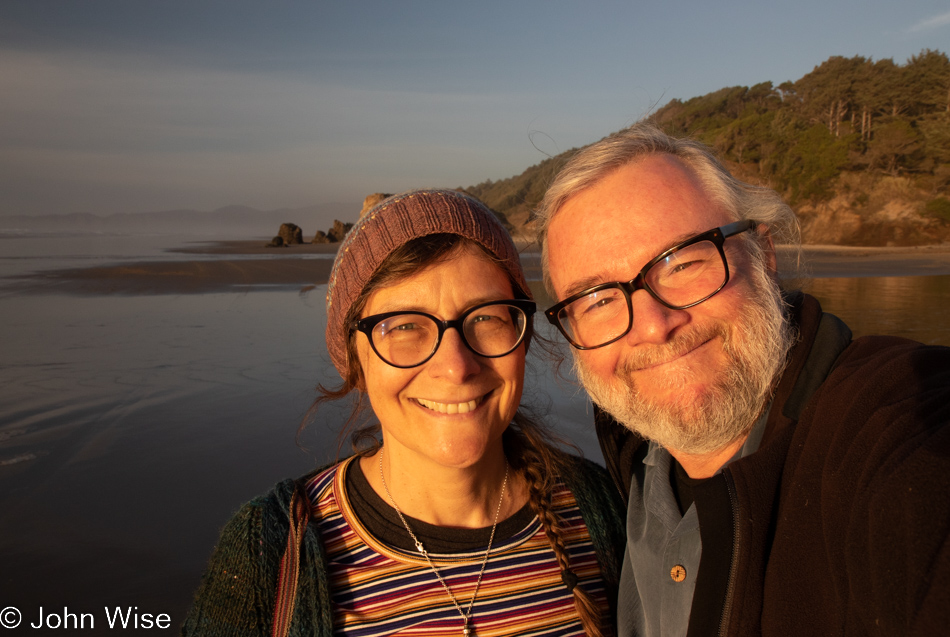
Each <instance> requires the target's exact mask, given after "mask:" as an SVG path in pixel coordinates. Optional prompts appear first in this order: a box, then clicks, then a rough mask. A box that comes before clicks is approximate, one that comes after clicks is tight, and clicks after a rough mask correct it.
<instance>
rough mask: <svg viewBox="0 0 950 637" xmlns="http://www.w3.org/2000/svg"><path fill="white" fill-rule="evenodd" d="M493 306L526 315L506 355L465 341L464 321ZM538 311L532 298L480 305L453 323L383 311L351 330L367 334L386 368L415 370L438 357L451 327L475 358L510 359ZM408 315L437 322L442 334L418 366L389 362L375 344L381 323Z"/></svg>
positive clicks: (357, 324) (430, 316)
mask: <svg viewBox="0 0 950 637" xmlns="http://www.w3.org/2000/svg"><path fill="white" fill-rule="evenodd" d="M492 305H510V306H512V307H516V308H518V309H519V310H521V312H523V313H524V326H523V327H522V328H521V334H520V335H518V339H517V341H515V344H514V345H513V346H512V347H511V349H509V350H508V351H507V352H504V353H502V354H492V355H488V354H482V353H481V352H479V351H478V350H476V349H475V348H474V347H472V345H471V344H470V343H469V342H468V339H467V338H465V330H464V329H462V327H463V325H464V324H465V319H467V318H468V317H469V316H470V315H471V314H472V313H474V312H477V311H478V310H480V309H482V308H485V307H489V306H492ZM537 309H538V304H537V303H535V302H534V301H531V300H529V299H505V300H502V301H488V302H487V303H479V304H478V305H475V306H473V307H470V308H468V309H467V310H465V311H464V312H462V314H461V315H460V316H459V317H458V318H456V319H453V320H451V321H443V320H442V319H440V318H437V317H435V316H432V315H431V314H429V313H427V312H419V311H417V310H397V311H395V312H383V313H382V314H373V315H372V316H367V317H366V318H362V319H358V320H355V321H352V322H351V323H350V329H351V330H357V331H359V332H362V333H363V334H365V335H366V338H367V340H369V345H370V347H372V348H373V351H374V352H375V353H376V356H378V357H379V360H381V361H383V362H384V363H386V364H387V365H390V366H392V367H397V368H399V369H412V368H413V367H419V365H424V364H425V363H427V362H429V360H430V359H431V358H432V357H433V356H435V353H436V352H437V351H439V346H440V345H441V344H442V336H443V335H444V334H445V331H446V330H447V329H449V328H450V327H454V328H455V329H456V330H457V331H458V333H459V338H460V339H462V343H464V344H465V347H467V348H468V349H469V351H471V352H472V353H474V354H475V355H476V356H481V357H482V358H501V357H502V356H507V355H508V354H510V353H512V352H513V351H515V350H516V349H518V346H519V345H521V343H523V342H524V338H525V335H527V333H528V326H529V323H530V321H531V317H532V316H534V313H535V312H536V311H537ZM407 314H408V315H413V316H424V317H426V318H427V319H429V320H431V321H432V322H433V323H435V325H436V327H437V328H438V330H439V335H438V336H437V337H436V339H435V345H434V346H433V347H432V351H431V352H429V354H428V356H426V357H425V358H424V359H423V360H421V361H419V362H418V363H414V364H412V365H396V364H394V363H392V362H390V361H388V360H386V358H385V357H384V356H383V355H382V354H380V353H379V350H378V349H376V343H374V342H373V328H375V327H376V326H377V325H378V324H379V323H381V322H382V321H385V320H386V319H388V318H392V317H393V316H404V315H407Z"/></svg>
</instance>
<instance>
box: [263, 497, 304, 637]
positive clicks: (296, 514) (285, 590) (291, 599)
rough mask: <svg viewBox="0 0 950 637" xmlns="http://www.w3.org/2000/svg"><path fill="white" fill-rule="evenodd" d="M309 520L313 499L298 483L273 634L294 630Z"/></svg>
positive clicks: (279, 578)
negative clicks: (293, 622) (292, 627)
mask: <svg viewBox="0 0 950 637" xmlns="http://www.w3.org/2000/svg"><path fill="white" fill-rule="evenodd" d="M309 521H310V502H309V501H308V498H307V495H306V494H305V493H301V490H300V488H299V486H298V487H296V488H295V489H294V492H293V495H291V497H290V532H289V533H288V534H287V548H285V549H284V555H283V556H282V557H281V558H280V572H279V574H278V575H277V596H276V600H275V602H274V628H273V631H272V632H271V635H272V637H287V634H288V632H289V630H290V620H291V619H293V616H294V603H295V602H296V599H297V578H298V576H299V573H300V545H301V543H302V542H303V536H304V532H305V531H306V529H307V523H308V522H309Z"/></svg>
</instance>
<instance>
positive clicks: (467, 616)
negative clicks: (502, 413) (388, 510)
mask: <svg viewBox="0 0 950 637" xmlns="http://www.w3.org/2000/svg"><path fill="white" fill-rule="evenodd" d="M379 479H380V480H382V481H383V488H384V489H386V495H388V496H389V501H390V502H391V503H392V505H393V508H394V509H396V514H397V515H398V516H399V519H400V520H402V525H403V526H404V527H406V530H407V531H408V532H409V537H411V538H412V541H413V542H415V543H416V550H417V551H419V552H420V553H421V554H422V556H423V557H424V558H426V562H428V563H429V568H430V569H432V572H433V573H435V576H436V577H437V578H438V579H439V583H440V584H442V588H444V589H445V593H446V594H447V595H448V596H449V599H451V600H452V603H453V604H455V608H456V609H457V610H458V612H459V615H461V616H462V635H464V636H465V637H472V636H473V635H474V634H475V628H474V626H472V607H473V606H474V605H475V598H476V597H477V596H478V587H479V586H481V584H482V575H484V574H485V567H486V566H487V565H488V556H489V554H491V546H492V543H493V542H494V541H495V528H496V527H497V526H498V514H499V513H501V503H502V502H504V501H505V487H507V486H508V460H507V458H506V459H505V479H504V481H503V482H502V483H501V497H500V498H498V506H497V507H496V508H495V521H494V522H493V523H492V526H491V536H490V537H489V538H488V548H487V549H486V550H485V558H484V559H483V560H482V568H481V570H479V571H478V580H476V582H475V590H474V591H472V599H471V601H469V603H468V610H464V611H463V610H462V607H461V606H460V605H459V603H458V600H457V599H455V595H453V594H452V591H451V589H449V585H448V584H446V583H445V580H444V579H442V575H440V574H439V570H438V569H437V568H436V567H435V564H433V563H432V559H431V558H430V557H429V552H428V551H426V549H425V547H424V546H422V542H420V541H419V538H417V537H416V534H415V533H413V532H412V529H410V528H409V523H408V522H406V518H405V517H403V515H402V511H400V510H399V505H398V504H396V500H394V499H393V494H392V493H390V492H389V486H387V484H386V478H385V477H384V476H383V450H382V449H380V450H379Z"/></svg>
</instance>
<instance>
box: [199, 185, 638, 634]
mask: <svg viewBox="0 0 950 637" xmlns="http://www.w3.org/2000/svg"><path fill="white" fill-rule="evenodd" d="M530 297H531V295H530V291H529V288H528V284H527V282H526V280H525V277H524V273H523V272H522V269H521V265H520V262H519V259H518V254H517V251H516V249H515V247H514V245H513V244H512V242H511V238H510V237H509V236H508V234H507V232H506V231H505V230H504V228H503V227H502V226H501V224H500V223H499V222H498V220H497V219H496V218H495V216H494V215H493V214H492V213H491V211H489V210H488V209H487V208H485V207H484V206H483V205H482V204H481V203H479V202H477V201H476V200H474V199H472V198H470V197H468V196H465V195H463V194H461V193H458V192H455V191H439V190H429V191H413V192H409V193H405V194H402V195H397V196H394V197H391V198H390V199H387V200H386V201H384V202H382V203H380V204H379V205H378V206H377V207H376V208H374V209H372V210H370V211H369V212H367V213H366V214H365V215H364V216H363V217H362V218H361V219H360V221H359V222H358V223H357V224H356V226H355V227H354V228H353V229H352V230H351V231H350V233H349V234H348V235H347V237H346V239H345V240H344V242H343V244H342V245H341V246H340V249H339V251H338V253H337V257H336V260H335V262H334V265H333V271H332V273H331V276H330V281H329V284H328V286H327V332H326V338H327V348H328V350H329V352H330V357H331V359H332V361H333V364H334V366H335V367H336V368H337V370H338V371H339V372H340V375H341V376H342V378H343V380H344V382H343V385H342V387H340V388H339V389H337V390H322V391H323V394H324V395H323V397H321V398H320V399H318V401H317V403H316V404H315V407H317V406H319V405H320V404H322V402H324V401H326V400H330V399H336V398H341V397H343V396H347V395H351V394H353V393H354V392H355V396H356V398H357V406H356V413H359V410H360V408H361V407H362V406H363V405H364V404H365V400H364V399H367V398H368V399H369V403H370V405H371V407H372V411H373V414H374V415H375V417H376V419H377V420H378V423H379V424H378V426H374V427H370V428H366V429H364V430H361V431H359V432H357V434H356V435H355V436H354V441H355V445H356V449H357V453H356V455H354V456H352V457H350V458H348V459H346V460H344V461H342V462H340V463H337V464H334V465H332V466H330V467H328V468H324V469H322V470H318V471H317V472H315V473H314V474H311V475H309V476H305V477H304V478H302V479H300V480H297V481H286V482H284V483H282V484H280V485H278V486H277V488H276V489H275V490H274V491H273V492H271V493H270V494H268V495H267V496H264V497H263V498H259V499H256V500H254V501H252V502H250V503H249V504H247V505H245V506H244V508H242V509H241V511H240V512H238V514H237V515H236V516H235V517H234V518H233V519H232V520H231V522H230V523H229V524H228V525H227V527H226V528H225V529H224V531H223V533H222V537H221V540H220V542H219V544H218V547H217V549H216V550H215V553H214V555H213V557H212V559H211V562H210V564H209V567H208V571H207V573H206V574H205V577H204V579H203V581H202V585H201V588H200V589H199V591H198V594H197V599H196V602H195V605H194V607H193V609H192V611H191V613H190V615H189V617H188V618H187V620H186V622H185V625H184V627H183V634H186V635H190V634H215V635H221V634H260V635H263V634H275V635H284V634H290V635H304V634H306V635H331V634H335V635H387V634H394V633H399V634H407V635H415V634H420V635H421V634H425V635H472V634H478V635H480V636H488V635H513V634H520V633H526V632H530V633H531V634H534V635H582V634H590V635H604V634H611V633H612V630H611V629H610V628H609V627H610V626H611V625H612V619H611V616H612V613H613V604H614V601H615V588H616V584H617V580H618V579H619V563H620V559H621V557H622V551H623V542H624V537H623V508H622V504H621V503H620V502H619V498H618V495H619V494H617V492H616V490H615V489H613V488H612V487H611V486H610V483H609V481H608V479H607V477H606V474H605V473H604V472H603V470H602V469H600V468H598V467H596V466H594V465H593V464H591V463H589V462H586V461H583V460H580V459H578V458H574V457H572V456H568V455H566V454H564V453H562V452H560V451H558V450H557V449H555V448H554V447H553V446H551V444H550V443H549V442H548V438H547V436H546V434H545V432H544V430H543V429H542V428H541V427H540V426H538V425H537V424H535V423H533V422H532V421H531V420H530V419H528V418H526V417H524V416H523V415H522V414H520V413H519V412H518V406H519V403H520V401H521V393H522V389H523V385H524V369H525V353H526V350H527V347H528V342H529V340H530V338H531V335H532V328H531V326H532V323H531V316H532V313H533V312H534V309H535V308H534V302H533V301H531V300H530ZM321 389H322V388H321ZM356 413H355V414H354V417H353V418H351V422H352V421H353V420H355V418H356ZM379 432H381V436H382V444H380V441H379V439H378V433H379Z"/></svg>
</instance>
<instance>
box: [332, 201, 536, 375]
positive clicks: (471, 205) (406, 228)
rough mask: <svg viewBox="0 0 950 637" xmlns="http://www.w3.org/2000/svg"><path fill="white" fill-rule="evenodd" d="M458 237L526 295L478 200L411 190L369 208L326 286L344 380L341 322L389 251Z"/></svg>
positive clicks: (500, 229) (505, 238) (512, 255)
mask: <svg viewBox="0 0 950 637" xmlns="http://www.w3.org/2000/svg"><path fill="white" fill-rule="evenodd" d="M442 233H445V234H457V235H459V236H462V237H465V238H466V239H471V240H472V241H474V242H476V243H477V244H479V245H480V246H482V247H483V248H485V249H486V250H487V251H488V252H489V253H490V254H492V255H494V256H495V257H496V258H497V259H498V260H499V262H500V263H499V265H500V266H501V267H502V268H503V269H504V270H505V271H506V272H507V273H508V274H509V275H510V276H511V278H512V280H513V281H514V282H515V283H516V285H517V287H519V288H521V291H522V292H524V293H525V294H526V295H528V296H529V297H530V295H531V291H530V288H529V287H528V282H527V280H526V279H525V276H524V271H523V270H522V269H521V261H520V260H519V259H518V251H517V249H516V248H515V245H514V243H513V242H512V240H511V236H510V235H509V234H508V231H507V230H505V228H504V226H502V225H501V222H500V221H499V220H498V218H497V217H496V216H495V215H494V213H492V211H491V210H489V209H488V208H487V207H486V206H485V205H484V204H483V203H481V202H480V201H478V200H476V199H474V198H472V197H469V196H468V195H465V194H463V193H461V192H458V191H455V190H411V191H409V192H405V193H402V194H398V195H393V196H392V197H390V198H389V199H385V200H383V201H382V202H380V203H379V204H378V205H376V206H375V207H374V208H371V209H370V210H368V211H367V212H366V213H365V214H364V215H363V216H362V217H360V220H359V221H358V222H357V223H356V225H354V226H353V228H352V229H351V230H350V231H349V232H348V233H347V235H346V237H345V238H344V239H343V243H342V244H340V249H339V250H338V251H337V255H336V259H335V260H334V261H333V270H331V272H330V281H329V283H328V284H327V350H328V351H329V352H330V359H331V360H332V361H333V366H334V367H336V369H337V371H338V372H339V373H340V376H342V377H343V378H344V379H345V378H346V376H347V371H348V369H347V356H346V341H347V337H348V336H349V329H348V327H347V325H345V324H344V322H345V321H346V315H347V314H348V313H349V311H350V307H351V306H352V305H353V303H354V302H355V301H356V299H357V298H359V296H360V294H361V293H362V292H363V288H364V287H365V286H366V283H367V281H369V280H370V278H371V277H372V276H373V275H374V274H375V273H376V270H377V268H378V267H379V265H380V264H381V263H382V262H383V260H384V259H386V257H388V256H389V255H390V253H391V252H392V251H393V250H395V249H396V248H398V247H399V246H401V245H404V244H406V243H408V242H409V241H412V240H413V239H417V238H419V237H424V236H426V235H430V234H442Z"/></svg>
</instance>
